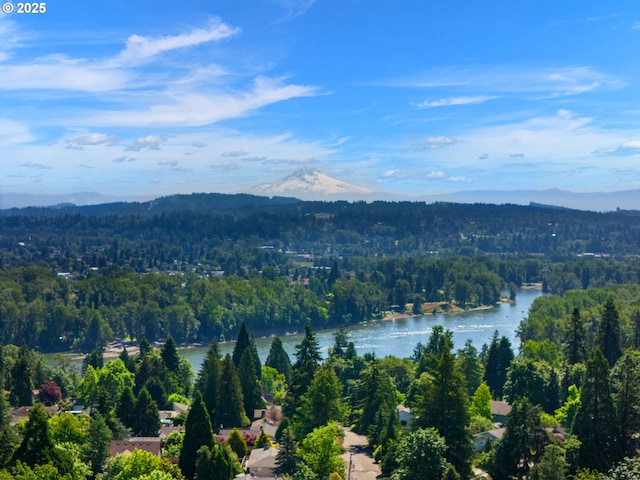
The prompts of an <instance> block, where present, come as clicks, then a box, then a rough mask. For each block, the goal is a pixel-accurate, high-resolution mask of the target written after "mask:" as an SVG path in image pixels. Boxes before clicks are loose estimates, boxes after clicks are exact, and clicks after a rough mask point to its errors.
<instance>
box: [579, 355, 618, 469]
mask: <svg viewBox="0 0 640 480" xmlns="http://www.w3.org/2000/svg"><path fill="white" fill-rule="evenodd" d="M580 403H581V405H580V409H579V410H578V413H577V414H576V418H575V421H574V423H573V433H574V434H575V435H577V436H578V439H579V440H580V441H581V442H582V444H581V445H580V453H579V456H580V466H581V467H583V468H593V469H595V470H598V471H600V472H604V471H606V470H608V469H609V468H610V467H611V466H612V465H613V464H614V463H615V462H616V461H617V460H619V459H620V458H621V454H622V452H621V448H620V447H621V445H620V443H621V442H620V426H619V423H618V415H617V413H616V408H615V405H614V403H613V397H612V395H611V388H610V384H609V364H608V362H607V359H606V358H605V356H604V355H603V354H602V352H601V351H600V349H599V348H596V350H595V351H594V352H593V355H592V357H591V359H590V360H589V361H588V362H587V373H586V375H585V381H584V385H583V386H582V392H581V394H580Z"/></svg>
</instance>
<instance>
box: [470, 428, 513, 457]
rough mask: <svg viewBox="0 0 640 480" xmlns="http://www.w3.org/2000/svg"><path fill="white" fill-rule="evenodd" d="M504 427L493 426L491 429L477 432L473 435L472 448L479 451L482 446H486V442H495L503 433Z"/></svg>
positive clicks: (482, 448)
mask: <svg viewBox="0 0 640 480" xmlns="http://www.w3.org/2000/svg"><path fill="white" fill-rule="evenodd" d="M505 430H506V429H505V428H504V427H500V428H494V429H493V430H487V431H486V432H482V433H478V434H476V435H474V436H473V448H474V450H475V451H476V452H481V451H482V450H484V447H486V446H487V442H488V441H491V443H495V442H497V441H498V440H500V439H501V438H502V436H503V435H504V431H505Z"/></svg>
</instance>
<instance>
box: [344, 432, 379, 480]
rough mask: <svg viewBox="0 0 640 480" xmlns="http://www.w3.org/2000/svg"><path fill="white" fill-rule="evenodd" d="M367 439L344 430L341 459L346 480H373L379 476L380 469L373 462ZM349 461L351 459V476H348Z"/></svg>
mask: <svg viewBox="0 0 640 480" xmlns="http://www.w3.org/2000/svg"><path fill="white" fill-rule="evenodd" d="M368 443H369V442H368V441H367V437H365V436H363V435H357V434H355V433H353V432H352V431H351V430H349V429H347V428H345V429H344V443H343V444H342V446H343V447H344V448H345V450H346V452H345V453H343V454H342V459H343V460H344V462H345V463H346V465H347V479H350V480H373V479H375V478H376V477H377V476H378V475H380V467H379V466H378V464H377V463H375V462H374V461H373V456H372V453H373V452H372V451H371V449H370V448H369V447H368V446H367V445H368ZM349 459H351V476H349Z"/></svg>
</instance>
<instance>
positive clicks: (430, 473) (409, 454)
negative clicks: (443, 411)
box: [391, 428, 448, 480]
mask: <svg viewBox="0 0 640 480" xmlns="http://www.w3.org/2000/svg"><path fill="white" fill-rule="evenodd" d="M446 450H447V445H446V443H445V440H444V438H442V437H441V436H440V435H439V434H438V432H437V430H436V429H434V428H428V429H417V430H413V431H411V432H409V433H408V434H407V435H405V436H404V437H403V438H402V440H401V442H400V444H399V447H398V448H397V449H396V450H395V452H396V453H397V462H398V468H396V469H395V471H394V472H393V474H392V475H391V478H392V480H413V479H417V478H425V479H426V478H434V479H440V478H442V476H443V475H444V473H445V471H446V470H447V467H448V463H447V461H446V460H445V457H444V454H445V451H446Z"/></svg>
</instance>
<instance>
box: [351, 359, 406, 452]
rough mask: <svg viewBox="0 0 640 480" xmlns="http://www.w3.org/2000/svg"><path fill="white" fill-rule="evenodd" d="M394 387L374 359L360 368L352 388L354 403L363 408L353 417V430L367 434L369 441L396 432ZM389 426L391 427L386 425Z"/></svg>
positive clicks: (376, 441)
mask: <svg viewBox="0 0 640 480" xmlns="http://www.w3.org/2000/svg"><path fill="white" fill-rule="evenodd" d="M396 403H397V400H396V389H395V387H394V385H393V381H392V379H391V377H390V376H389V374H388V373H387V372H386V371H385V370H384V369H383V368H381V367H380V362H379V361H373V362H371V363H369V365H367V368H366V369H365V370H364V372H362V378H361V379H360V381H359V382H358V383H357V385H356V387H355V389H354V406H355V409H356V411H360V412H362V413H361V414H360V415H359V416H358V417H357V420H356V425H355V431H356V432H357V433H360V434H362V435H367V436H368V437H369V443H370V444H371V445H375V446H377V445H382V444H384V443H385V442H386V440H387V439H389V438H390V437H393V436H394V434H395V428H393V427H395V425H394V422H393V421H392V418H391V417H394V418H393V419H394V420H395V417H396V413H395V408H396ZM388 426H391V427H392V428H391V429H389V428H387V427H388Z"/></svg>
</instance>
